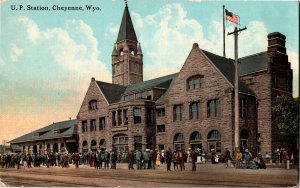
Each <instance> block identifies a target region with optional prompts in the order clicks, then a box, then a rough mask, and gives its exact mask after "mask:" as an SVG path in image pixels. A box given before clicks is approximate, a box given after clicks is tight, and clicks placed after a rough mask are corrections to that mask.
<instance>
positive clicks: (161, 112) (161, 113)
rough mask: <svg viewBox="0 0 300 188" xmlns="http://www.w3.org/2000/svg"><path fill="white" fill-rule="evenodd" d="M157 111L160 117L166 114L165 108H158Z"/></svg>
mask: <svg viewBox="0 0 300 188" xmlns="http://www.w3.org/2000/svg"><path fill="white" fill-rule="evenodd" d="M156 113H157V116H158V117H162V116H165V108H158V109H157V110H156Z"/></svg>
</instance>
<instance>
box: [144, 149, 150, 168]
mask: <svg viewBox="0 0 300 188" xmlns="http://www.w3.org/2000/svg"><path fill="white" fill-rule="evenodd" d="M143 159H144V169H148V164H149V149H145V151H144V152H143Z"/></svg>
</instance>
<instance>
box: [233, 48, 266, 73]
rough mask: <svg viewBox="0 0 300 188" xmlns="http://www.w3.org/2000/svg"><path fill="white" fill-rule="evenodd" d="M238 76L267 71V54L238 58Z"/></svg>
mask: <svg viewBox="0 0 300 188" xmlns="http://www.w3.org/2000/svg"><path fill="white" fill-rule="evenodd" d="M239 62H240V64H239V74H240V75H246V74H250V73H254V72H258V71H262V70H267V69H268V53H267V52H261V53H257V54H253V55H250V56H246V57H242V58H239Z"/></svg>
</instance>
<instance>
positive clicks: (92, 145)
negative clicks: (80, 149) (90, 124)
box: [91, 140, 97, 151]
mask: <svg viewBox="0 0 300 188" xmlns="http://www.w3.org/2000/svg"><path fill="white" fill-rule="evenodd" d="M91 150H92V151H97V142H96V141H95V140H92V141H91Z"/></svg>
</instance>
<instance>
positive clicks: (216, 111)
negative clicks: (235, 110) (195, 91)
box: [207, 99, 220, 117]
mask: <svg viewBox="0 0 300 188" xmlns="http://www.w3.org/2000/svg"><path fill="white" fill-rule="evenodd" d="M218 116H220V100H219V99H213V100H209V101H208V102H207V117H218Z"/></svg>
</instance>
